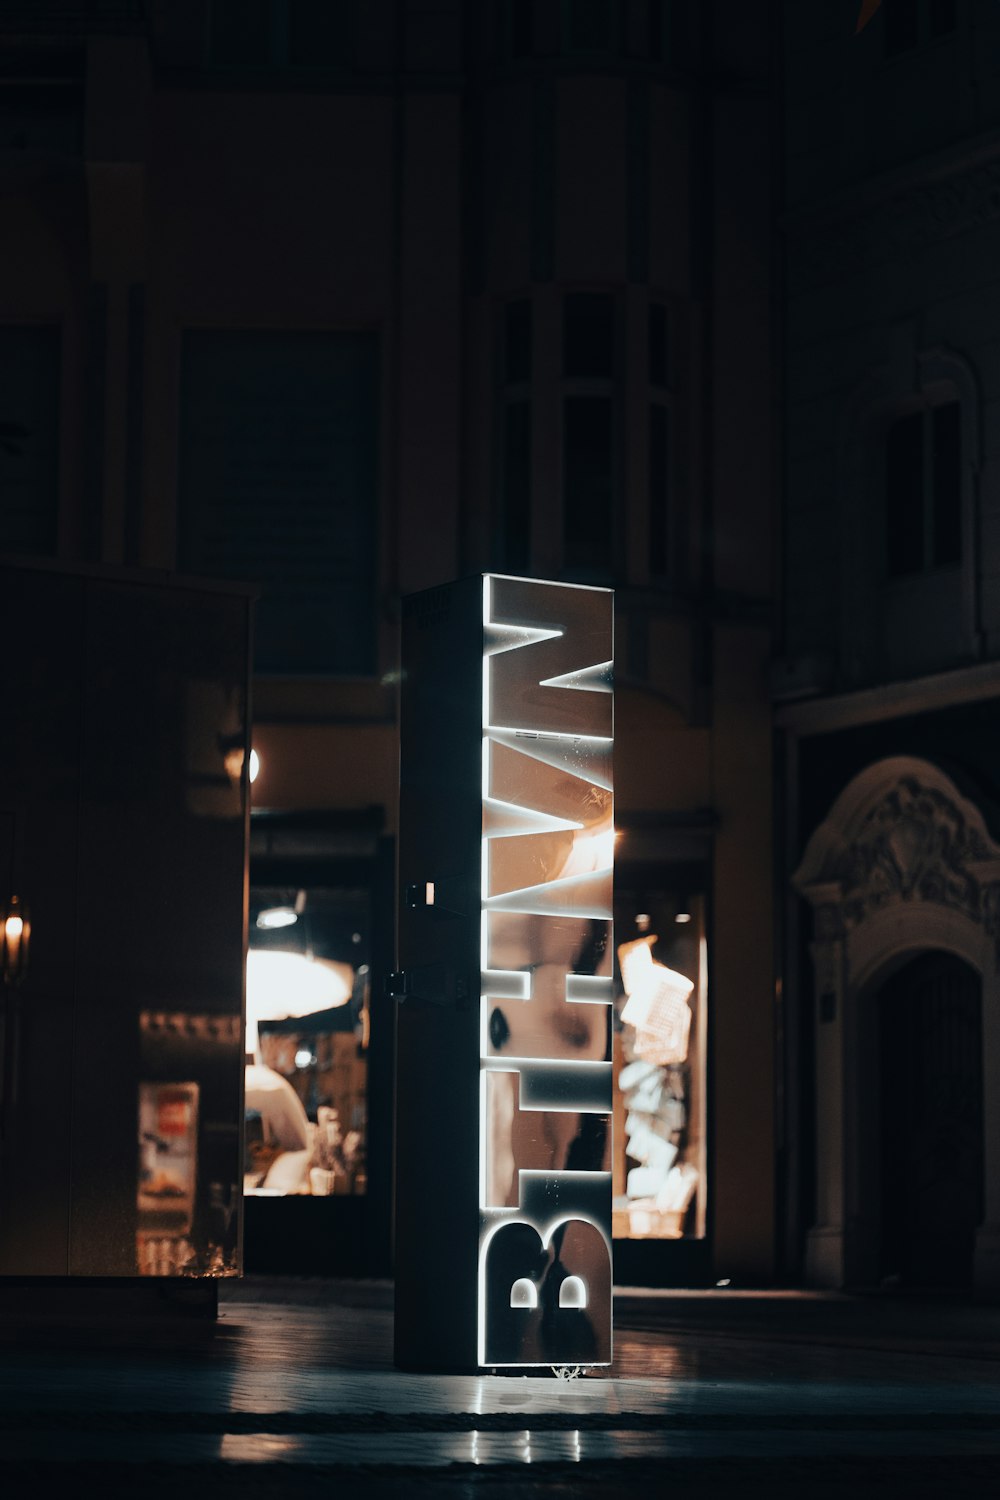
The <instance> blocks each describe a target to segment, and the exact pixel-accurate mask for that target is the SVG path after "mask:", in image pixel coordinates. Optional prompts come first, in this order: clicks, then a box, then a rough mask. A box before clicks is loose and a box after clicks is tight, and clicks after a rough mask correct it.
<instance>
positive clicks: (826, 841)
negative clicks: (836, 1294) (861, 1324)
mask: <svg viewBox="0 0 1000 1500" xmlns="http://www.w3.org/2000/svg"><path fill="white" fill-rule="evenodd" d="M793 884H794V886H795V888H796V889H797V890H798V891H799V893H800V894H801V895H802V896H803V897H804V898H805V899H806V901H808V903H809V904H810V906H811V907H812V909H813V941H812V943H811V945H810V949H811V955H812V964H813V980H814V993H813V995H812V997H811V1001H812V1026H811V1031H812V1036H813V1043H814V1046H813V1052H814V1090H813V1096H814V1099H815V1110H816V1114H815V1124H816V1134H815V1158H814V1174H815V1175H814V1182H815V1218H814V1222H813V1225H812V1227H811V1229H810V1230H809V1232H808V1235H807V1238H806V1278H807V1280H808V1281H809V1282H810V1283H811V1284H813V1285H817V1286H844V1285H845V1284H847V1285H849V1284H854V1285H872V1284H873V1283H876V1284H877V1282H878V1281H879V1280H881V1279H885V1278H886V1277H897V1276H898V1277H899V1278H900V1281H901V1282H903V1283H909V1284H911V1285H924V1286H933V1285H937V1286H943V1285H962V1284H963V1283H964V1284H968V1281H969V1278H970V1270H969V1254H970V1252H969V1249H968V1243H969V1238H970V1235H971V1237H972V1241H973V1247H974V1248H973V1252H972V1257H973V1261H972V1271H971V1277H972V1281H973V1283H974V1285H975V1286H976V1288H977V1289H979V1290H990V1291H995V1290H997V1289H1000V845H998V844H997V843H996V842H995V841H994V839H993V837H992V835H991V833H990V832H989V830H988V829H987V826H986V823H985V821H984V818H983V815H982V812H981V811H980V809H979V808H978V807H977V806H976V805H975V804H974V803H973V802H970V801H969V800H968V799H967V798H966V797H964V796H963V795H962V793H961V792H960V791H959V790H958V788H957V786H956V785H955V783H954V782H953V781H952V780H951V779H950V777H948V776H947V775H946V774H945V773H944V772H943V771H942V770H941V769H940V767H938V766H935V765H933V764H932V763H931V762H929V761H925V760H917V759H916V758H913V757H903V756H899V757H893V758H891V759H886V760H882V761H878V762H876V763H875V764H874V765H871V766H869V767H868V768H867V769H866V770H865V771H862V772H861V773H860V774H859V775H858V776H856V777H855V778H854V779H853V780H852V781H851V782H850V783H849V784H848V785H847V786H846V787H845V788H844V790H843V791H842V792H841V793H840V795H839V796H838V797H837V799H836V801H835V802H834V804H833V806H832V807H831V809H830V812H829V814H828V816H827V818H826V819H825V821H824V822H823V823H822V824H821V825H820V826H819V827H818V828H817V829H816V830H815V832H814V833H813V835H812V837H811V838H810V839H809V842H808V845H807V847H806V850H805V854H804V857H803V860H802V863H801V865H800V866H799V869H798V870H797V871H796V872H795V875H794V876H793ZM883 1127H884V1128H883ZM883 1154H884V1160H883ZM883 1231H884V1232H883Z"/></svg>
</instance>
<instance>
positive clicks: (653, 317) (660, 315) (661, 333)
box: [649, 305, 667, 385]
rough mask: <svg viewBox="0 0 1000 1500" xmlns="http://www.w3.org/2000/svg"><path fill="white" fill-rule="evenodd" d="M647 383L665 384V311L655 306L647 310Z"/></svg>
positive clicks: (663, 308)
mask: <svg viewBox="0 0 1000 1500" xmlns="http://www.w3.org/2000/svg"><path fill="white" fill-rule="evenodd" d="M649 383H650V385H666V383H667V310H666V308H665V307H657V306H655V305H654V306H653V307H651V308H650V309H649Z"/></svg>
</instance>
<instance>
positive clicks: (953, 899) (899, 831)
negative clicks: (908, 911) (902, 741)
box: [792, 756, 1000, 965]
mask: <svg viewBox="0 0 1000 1500" xmlns="http://www.w3.org/2000/svg"><path fill="white" fill-rule="evenodd" d="M792 883H793V885H794V886H795V889H796V890H797V891H799V893H800V894H801V895H802V896H804V897H805V898H806V900H807V901H809V902H810V904H811V905H812V906H813V908H814V910H815V912H816V937H817V939H818V940H820V941H822V939H823V938H825V937H829V938H832V937H833V936H834V935H835V934H836V935H845V936H846V935H847V934H848V933H849V932H850V931H851V930H852V929H853V928H855V927H857V926H858V925H859V924H860V923H862V922H864V921H865V920H866V918H868V917H870V916H872V915H873V914H874V913H875V912H880V911H883V910H885V909H886V908H887V907H890V906H893V905H898V904H902V903H906V902H912V903H919V902H932V903H935V904H936V905H939V906H945V907H950V908H952V909H953V910H956V911H959V912H962V913H963V914H964V915H965V916H967V917H968V918H970V920H972V921H973V922H975V923H977V924H978V925H980V926H982V927H983V928H984V929H985V931H986V932H987V933H988V934H989V935H990V938H991V939H992V943H993V951H994V955H995V959H996V961H997V963H998V965H1000V845H997V844H996V843H995V842H994V840H993V839H992V837H991V836H990V833H989V830H988V829H987V827H986V824H985V822H984V820H983V816H982V813H981V812H980V811H979V809H978V807H976V805H975V804H974V803H972V802H970V801H969V800H968V799H967V798H966V797H963V796H962V794H961V793H960V792H959V790H958V788H957V787H956V786H955V783H954V782H953V781H952V780H951V778H950V777H949V776H946V775H945V773H944V772H943V771H941V770H940V769H939V768H938V767H937V766H935V765H933V764H932V763H931V762H930V761H926V760H918V759H916V758H914V757H910V756H895V757H893V758H891V759H888V760H883V761H879V762H877V763H876V764H875V765H873V766H870V767H868V769H867V770H865V771H862V772H861V773H860V775H858V776H856V777H855V778H854V780H853V781H852V782H851V783H850V785H849V786H848V787H846V788H845V789H844V791H843V792H842V793H841V794H840V796H839V797H838V798H837V800H836V802H835V803H834V804H833V807H832V808H831V809H830V813H829V816H828V817H827V818H826V820H825V822H823V823H821V824H820V826H819V828H817V829H816V831H815V833H814V834H813V836H812V838H811V839H810V840H809V844H808V847H807V848H806V852H805V856H804V858H803V860H802V863H801V865H800V866H799V868H798V870H797V871H796V872H795V874H794V876H793V877H792Z"/></svg>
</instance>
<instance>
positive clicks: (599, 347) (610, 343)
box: [563, 292, 615, 380]
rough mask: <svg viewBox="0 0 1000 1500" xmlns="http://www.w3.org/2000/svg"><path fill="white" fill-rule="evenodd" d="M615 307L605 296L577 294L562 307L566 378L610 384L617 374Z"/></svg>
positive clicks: (603, 294) (569, 298) (594, 293)
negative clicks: (615, 358)
mask: <svg viewBox="0 0 1000 1500" xmlns="http://www.w3.org/2000/svg"><path fill="white" fill-rule="evenodd" d="M614 355H615V320H614V303H613V301H612V299H611V298H610V297H609V296H607V295H606V294H605V293H603V292H576V293H574V294H573V295H571V296H568V297H567V298H566V300H565V303H564V304H563V374H564V375H566V376H567V377H568V378H570V379H584V380H594V379H597V380H610V378H611V376H612V374H613V373H614Z"/></svg>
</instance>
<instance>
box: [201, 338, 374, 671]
mask: <svg viewBox="0 0 1000 1500" xmlns="http://www.w3.org/2000/svg"><path fill="white" fill-rule="evenodd" d="M377 426H378V348H377V341H376V337H375V335H374V334H366V333H341V334H284V333H242V332H238V333H188V334H186V335H185V338H184V361H183V372H182V392H181V477H180V548H179V553H180V557H179V561H180V566H181V568H182V569H184V570H186V571H188V572H192V573H204V574H207V575H209V576H212V577H218V578H240V579H247V580H251V581H255V582H260V583H262V584H263V590H264V591H263V596H262V598H261V600H260V604H259V606H258V609H257V616H256V626H255V643H256V663H255V665H256V670H257V671H258V672H289V673H292V672H298V673H333V672H337V673H367V672H371V671H372V670H373V669H374V660H375V571H376V561H375V545H376V533H377V526H376V514H377V494H378V491H377Z"/></svg>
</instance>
